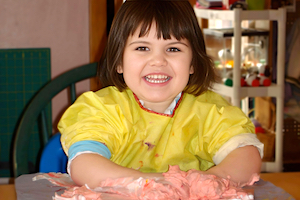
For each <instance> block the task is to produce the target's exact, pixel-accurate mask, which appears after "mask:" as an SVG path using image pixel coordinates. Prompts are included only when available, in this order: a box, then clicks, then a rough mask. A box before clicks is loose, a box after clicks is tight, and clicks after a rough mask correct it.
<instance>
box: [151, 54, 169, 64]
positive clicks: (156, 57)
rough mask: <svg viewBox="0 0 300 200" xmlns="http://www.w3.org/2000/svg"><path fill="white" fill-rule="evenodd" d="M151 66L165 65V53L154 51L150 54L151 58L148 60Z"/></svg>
mask: <svg viewBox="0 0 300 200" xmlns="http://www.w3.org/2000/svg"><path fill="white" fill-rule="evenodd" d="M150 65H151V66H156V67H163V66H166V65H167V60H166V58H165V55H164V54H163V53H156V54H153V55H152V58H151V60H150Z"/></svg>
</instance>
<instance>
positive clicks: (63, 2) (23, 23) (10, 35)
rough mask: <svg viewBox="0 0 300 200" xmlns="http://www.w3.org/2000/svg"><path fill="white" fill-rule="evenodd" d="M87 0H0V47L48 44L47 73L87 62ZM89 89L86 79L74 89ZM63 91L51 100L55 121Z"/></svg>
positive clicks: (64, 102) (54, 73)
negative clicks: (49, 63) (48, 63)
mask: <svg viewBox="0 0 300 200" xmlns="http://www.w3.org/2000/svg"><path fill="white" fill-rule="evenodd" d="M88 3H89V1H88V0H0V48H39V47H47V48H49V47H50V48H51V76H52V78H54V77H56V76H58V75H59V74H61V73H63V72H65V71H67V70H69V69H71V68H74V67H76V66H79V65H82V64H86V63H88V62H89V13H88V9H89V6H88ZM86 90H89V81H84V82H83V83H81V84H80V85H79V89H78V92H79V93H81V92H83V91H86ZM66 97H67V93H66V91H64V92H62V93H60V94H59V95H57V96H56V97H55V98H54V99H53V101H52V110H53V116H52V117H53V121H54V122H55V123H56V122H57V121H58V119H59V117H60V115H61V113H62V112H63V110H64V109H65V108H66V106H67V100H66Z"/></svg>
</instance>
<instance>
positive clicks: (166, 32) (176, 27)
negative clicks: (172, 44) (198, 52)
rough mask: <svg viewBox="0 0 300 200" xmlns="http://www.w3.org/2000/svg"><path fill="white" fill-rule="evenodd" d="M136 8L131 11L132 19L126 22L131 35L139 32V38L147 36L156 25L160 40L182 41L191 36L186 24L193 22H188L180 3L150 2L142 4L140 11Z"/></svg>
mask: <svg viewBox="0 0 300 200" xmlns="http://www.w3.org/2000/svg"><path fill="white" fill-rule="evenodd" d="M142 2H143V1H142ZM130 3H133V2H132V1H131V2H130ZM135 3H137V2H135ZM139 3H140V2H139ZM158 4H159V5H158ZM182 6H183V7H184V5H182ZM135 8H136V9H135V10H131V11H130V13H131V19H130V20H126V21H127V23H128V25H127V27H128V28H129V30H128V31H129V32H130V34H131V35H133V34H134V33H135V32H136V31H139V37H143V36H146V35H147V34H148V33H149V31H150V29H151V27H152V25H153V24H155V25H156V31H157V38H158V39H160V38H163V39H164V40H167V39H171V37H172V36H173V37H175V38H176V39H177V40H181V39H183V38H187V37H188V36H189V34H190V33H189V30H188V28H187V24H186V23H191V22H189V21H187V19H186V16H184V14H183V13H184V12H183V11H182V7H181V6H179V5H178V2H177V4H174V3H173V2H172V1H148V2H147V3H146V2H144V3H143V4H140V6H139V9H137V7H135ZM166 16H168V17H166Z"/></svg>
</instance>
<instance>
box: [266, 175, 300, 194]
mask: <svg viewBox="0 0 300 200" xmlns="http://www.w3.org/2000/svg"><path fill="white" fill-rule="evenodd" d="M260 178H261V179H263V180H265V181H269V182H271V183H273V184H274V185H276V186H277V187H280V188H282V189H284V190H285V191H286V192H287V193H289V194H290V195H292V196H293V197H294V198H295V199H300V190H299V188H300V172H281V173H261V174H260Z"/></svg>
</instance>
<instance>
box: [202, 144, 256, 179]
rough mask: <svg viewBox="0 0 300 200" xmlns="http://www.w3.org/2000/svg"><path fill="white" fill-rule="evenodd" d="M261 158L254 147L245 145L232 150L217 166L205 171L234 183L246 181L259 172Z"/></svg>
mask: <svg viewBox="0 0 300 200" xmlns="http://www.w3.org/2000/svg"><path fill="white" fill-rule="evenodd" d="M261 163H262V161H261V158H260V154H259V152H258V150H257V148H256V147H254V146H245V147H240V148H238V149H235V150H234V151H232V152H231V153H230V154H228V156H227V157H226V158H225V159H224V160H223V161H222V162H221V163H220V164H219V165H217V166H215V167H212V168H210V169H209V170H207V171H206V173H208V174H215V175H217V176H220V177H223V178H228V176H229V177H230V179H231V180H232V181H234V182H236V183H241V184H244V183H247V182H248V181H249V180H250V179H251V178H252V176H253V174H255V173H257V174H259V173H260V170H261Z"/></svg>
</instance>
